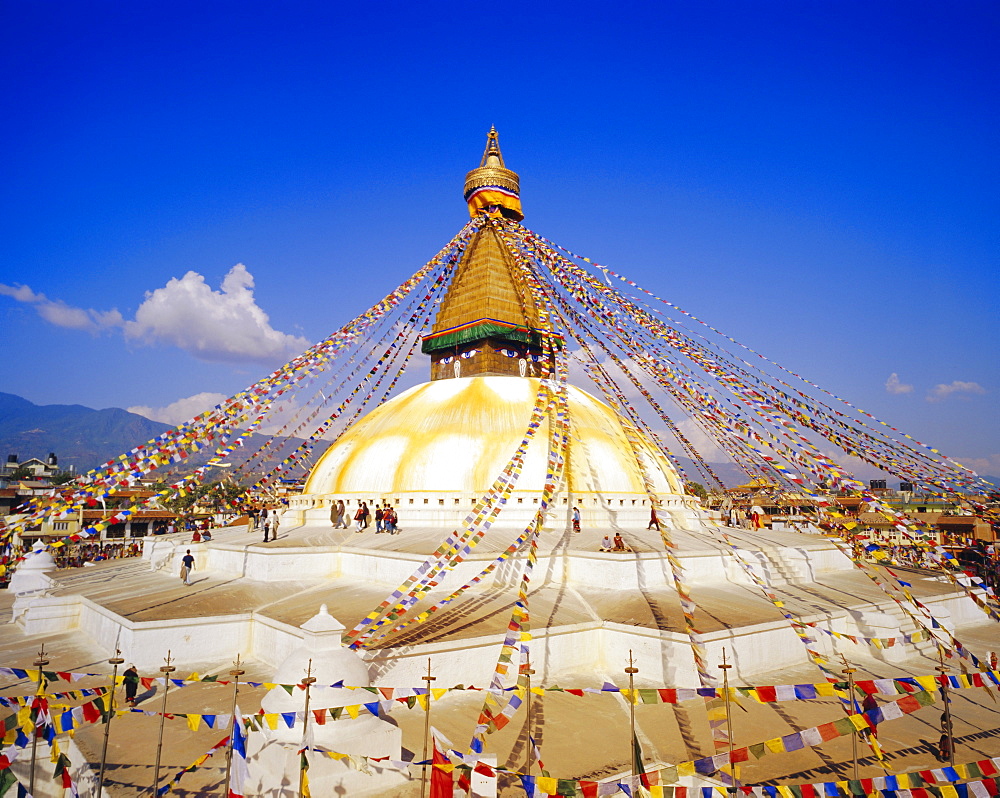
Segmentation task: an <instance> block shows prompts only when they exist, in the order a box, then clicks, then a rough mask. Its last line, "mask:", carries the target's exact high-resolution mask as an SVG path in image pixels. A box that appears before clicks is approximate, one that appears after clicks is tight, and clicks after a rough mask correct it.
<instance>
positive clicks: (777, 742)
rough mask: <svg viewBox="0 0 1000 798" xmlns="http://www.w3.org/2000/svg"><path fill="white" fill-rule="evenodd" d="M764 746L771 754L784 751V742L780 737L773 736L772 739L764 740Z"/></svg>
mask: <svg viewBox="0 0 1000 798" xmlns="http://www.w3.org/2000/svg"><path fill="white" fill-rule="evenodd" d="M764 747H765V748H767V750H768V751H770V752H771V753H772V754H781V753H784V750H785V744H784V743H782V742H781V738H780V737H775V738H774V739H772V740H765V741H764Z"/></svg>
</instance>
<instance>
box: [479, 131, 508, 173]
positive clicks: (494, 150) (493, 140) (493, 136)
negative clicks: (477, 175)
mask: <svg viewBox="0 0 1000 798" xmlns="http://www.w3.org/2000/svg"><path fill="white" fill-rule="evenodd" d="M490 156H494V160H493V161H490ZM479 166H480V168H482V167H484V166H499V167H501V168H505V167H504V162H503V153H501V152H500V135H499V134H498V133H497V129H496V128H495V127H494V126H493V125H490V132H489V133H488V134H487V136H486V149H485V150H483V159H482V160H481V161H480V162H479Z"/></svg>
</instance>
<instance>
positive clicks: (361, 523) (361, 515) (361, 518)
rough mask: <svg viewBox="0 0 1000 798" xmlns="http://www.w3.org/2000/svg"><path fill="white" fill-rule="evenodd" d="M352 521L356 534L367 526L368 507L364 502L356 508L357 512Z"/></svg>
mask: <svg viewBox="0 0 1000 798" xmlns="http://www.w3.org/2000/svg"><path fill="white" fill-rule="evenodd" d="M354 521H355V523H356V524H357V529H356V530H355V531H356V532H362V531H363V530H364V529H365V528H366V527H367V526H368V505H367V504H365V503H364V502H361V504H360V505H359V506H358V511H357V512H356V513H355V514H354Z"/></svg>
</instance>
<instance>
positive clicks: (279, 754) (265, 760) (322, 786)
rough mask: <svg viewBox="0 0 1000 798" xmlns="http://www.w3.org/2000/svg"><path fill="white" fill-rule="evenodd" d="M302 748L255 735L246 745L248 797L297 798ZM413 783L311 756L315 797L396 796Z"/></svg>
mask: <svg viewBox="0 0 1000 798" xmlns="http://www.w3.org/2000/svg"><path fill="white" fill-rule="evenodd" d="M298 751H299V746H298V745H294V744H287V743H281V742H279V741H277V740H266V739H264V738H263V737H262V736H260V735H254V736H252V737H251V738H250V741H249V742H248V744H247V765H248V768H249V771H250V778H249V780H248V782H247V784H246V794H247V795H254V796H260V798H298V795H299V763H300V758H299V753H298ZM409 781H410V778H409V776H408V774H403V773H400V772H399V771H397V770H389V769H380V768H377V767H373V766H371V765H369V766H368V772H367V773H365V772H362V771H359V770H355V769H353V768H351V767H350V766H349V765H348V764H346V763H345V762H343V761H340V760H336V759H333V758H331V757H329V756H326V755H325V754H323V753H322V752H320V751H316V752H313V753H311V754H310V755H309V790H310V792H311V793H312V794H313V795H316V796H331V798H332V797H333V796H358V798H361V797H362V796H376V795H381V796H385V795H393V794H398V791H399V790H400V789H401V788H402V787H403V786H404V785H406V784H407V783H408V782H409Z"/></svg>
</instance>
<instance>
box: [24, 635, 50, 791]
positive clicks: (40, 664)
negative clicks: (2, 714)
mask: <svg viewBox="0 0 1000 798" xmlns="http://www.w3.org/2000/svg"><path fill="white" fill-rule="evenodd" d="M32 664H33V665H34V666H35V667H36V668H38V688H37V689H36V691H35V701H36V702H37V701H38V696H40V695H41V694H42V678H43V676H42V668H44V667H45V666H46V665H48V664H49V661H48V660H47V659H45V644H44V643H43V644H42V650H41V651H39V652H38V659H36V660H35V661H34V662H33V663H32ZM38 715H39V713H38V712H36V713H35V727H34V728H33V729H32V731H31V775H30V776H29V777H28V792H29V793H30V794H31V795H34V794H35V751H36V750H37V749H38Z"/></svg>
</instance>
